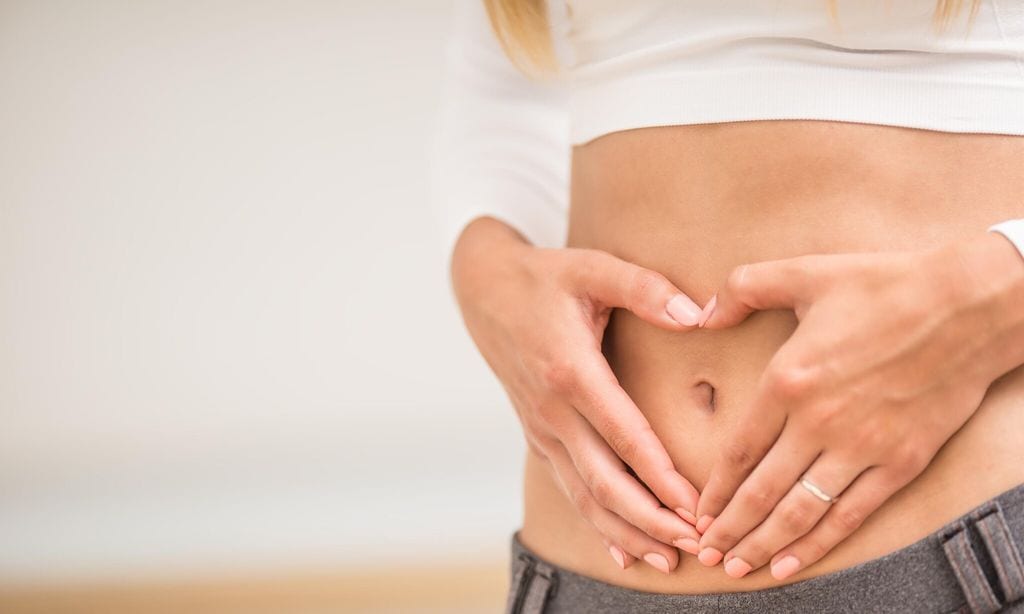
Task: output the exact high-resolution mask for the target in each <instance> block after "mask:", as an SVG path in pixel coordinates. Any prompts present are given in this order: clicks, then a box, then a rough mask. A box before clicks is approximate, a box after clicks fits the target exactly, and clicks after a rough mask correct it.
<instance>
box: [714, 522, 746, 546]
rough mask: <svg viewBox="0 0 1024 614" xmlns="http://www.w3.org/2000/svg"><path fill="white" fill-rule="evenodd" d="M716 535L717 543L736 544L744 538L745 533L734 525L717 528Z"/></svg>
mask: <svg viewBox="0 0 1024 614" xmlns="http://www.w3.org/2000/svg"><path fill="white" fill-rule="evenodd" d="M714 537H715V543H717V544H736V543H739V541H740V540H741V539H743V535H741V534H740V533H739V532H738V531H736V530H735V529H733V528H732V527H720V528H716V529H715V535H714ZM726 547H728V546H726Z"/></svg>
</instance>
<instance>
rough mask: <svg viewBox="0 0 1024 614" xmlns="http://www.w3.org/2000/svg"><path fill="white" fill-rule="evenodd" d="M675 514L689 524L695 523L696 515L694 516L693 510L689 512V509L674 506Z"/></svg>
mask: <svg viewBox="0 0 1024 614" xmlns="http://www.w3.org/2000/svg"><path fill="white" fill-rule="evenodd" d="M676 514H679V517H680V518H682V519H683V520H685V521H686V522H688V523H690V524H694V525H695V524H697V517H696V516H694V515H693V512H691V511H689V510H686V509H683V508H681V507H677V508H676Z"/></svg>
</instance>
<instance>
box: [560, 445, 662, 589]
mask: <svg viewBox="0 0 1024 614" xmlns="http://www.w3.org/2000/svg"><path fill="white" fill-rule="evenodd" d="M548 458H550V459H551V462H552V464H553V465H554V466H555V467H556V469H557V471H558V476H559V480H560V481H561V482H562V488H563V490H565V491H566V493H567V494H568V495H569V498H570V500H571V501H572V502H573V505H575V506H576V510H577V511H578V512H579V513H580V515H581V516H583V518H584V519H586V520H587V521H588V522H590V524H591V525H593V527H594V528H595V529H597V532H598V533H599V534H601V535H602V536H603V537H604V539H606V540H608V541H609V542H610V543H611V544H612V545H614V546H617V547H618V548H619V549H620V550H621V551H622V552H623V553H627V554H629V555H632V556H633V557H636V558H640V559H643V560H644V561H645V562H647V563H648V564H649V565H651V566H652V567H654V568H655V569H657V570H658V571H661V572H663V573H666V574H667V573H669V572H671V571H672V570H673V569H675V568H676V566H677V565H678V564H679V552H678V551H677V550H676V549H675V548H673V547H671V546H667V545H666V544H663V543H662V542H660V541H658V540H656V539H654V538H653V537H651V536H650V535H647V534H646V533H644V532H643V531H641V530H640V529H638V528H636V527H635V526H633V525H631V524H629V523H628V522H626V521H625V520H623V519H622V518H620V517H619V516H617V515H616V514H614V513H612V512H610V511H608V510H607V509H605V508H604V507H602V506H601V504H600V503H598V501H597V500H596V499H595V498H594V496H593V494H592V493H591V492H590V490H589V489H588V488H587V486H586V484H585V483H584V482H583V479H582V478H581V477H580V476H579V474H578V473H577V472H576V467H575V465H573V463H572V459H571V458H570V457H569V453H568V451H567V450H566V449H565V448H564V447H563V446H562V445H561V444H558V445H553V446H551V447H550V448H549V449H548ZM609 554H610V556H611V558H612V560H613V561H614V562H615V564H616V565H617V566H619V567H621V568H625V564H620V563H619V560H618V557H617V556H616V552H615V551H612V550H609Z"/></svg>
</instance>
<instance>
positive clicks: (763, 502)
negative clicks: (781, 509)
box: [741, 487, 773, 515]
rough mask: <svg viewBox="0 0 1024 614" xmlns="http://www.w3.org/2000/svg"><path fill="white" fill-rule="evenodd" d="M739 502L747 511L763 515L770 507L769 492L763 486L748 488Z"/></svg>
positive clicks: (770, 497) (771, 502)
mask: <svg viewBox="0 0 1024 614" xmlns="http://www.w3.org/2000/svg"><path fill="white" fill-rule="evenodd" d="M741 502H742V504H743V506H744V507H746V508H747V509H748V510H749V511H751V512H754V513H756V514H761V515H764V514H766V513H767V512H769V511H770V510H771V509H772V504H773V501H772V496H771V493H770V492H768V491H767V490H765V489H764V488H760V487H757V488H750V489H747V490H746V491H745V492H744V493H743V494H742V499H741Z"/></svg>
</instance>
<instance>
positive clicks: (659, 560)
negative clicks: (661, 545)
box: [644, 552, 669, 573]
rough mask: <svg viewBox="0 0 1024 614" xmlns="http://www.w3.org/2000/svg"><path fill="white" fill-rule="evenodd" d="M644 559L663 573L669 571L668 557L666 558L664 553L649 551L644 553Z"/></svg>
mask: <svg viewBox="0 0 1024 614" xmlns="http://www.w3.org/2000/svg"><path fill="white" fill-rule="evenodd" d="M644 560H645V561H647V563H648V564H649V565H650V566H651V567H653V568H655V569H657V570H658V571H660V572H661V573H668V572H669V569H668V559H666V558H665V557H664V556H663V555H660V554H658V553H657V552H648V553H647V554H645V555H644Z"/></svg>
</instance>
